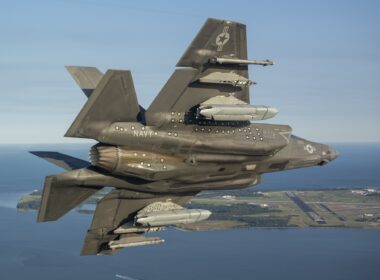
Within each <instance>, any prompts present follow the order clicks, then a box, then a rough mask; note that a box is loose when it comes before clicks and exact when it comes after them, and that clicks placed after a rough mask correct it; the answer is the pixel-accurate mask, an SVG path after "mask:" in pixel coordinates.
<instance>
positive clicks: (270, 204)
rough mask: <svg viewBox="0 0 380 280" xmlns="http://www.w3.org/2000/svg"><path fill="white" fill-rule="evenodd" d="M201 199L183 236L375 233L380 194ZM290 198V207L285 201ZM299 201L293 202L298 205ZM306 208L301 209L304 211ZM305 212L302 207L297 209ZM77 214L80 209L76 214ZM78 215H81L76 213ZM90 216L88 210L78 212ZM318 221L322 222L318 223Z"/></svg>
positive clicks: (31, 198)
mask: <svg viewBox="0 0 380 280" xmlns="http://www.w3.org/2000/svg"><path fill="white" fill-rule="evenodd" d="M234 194H236V195H231V193H226V194H223V192H218V193H217V195H213V193H210V192H207V193H201V194H200V195H199V196H196V197H194V198H193V199H192V200H191V201H190V202H189V203H188V205H187V206H186V207H188V208H201V209H208V210H210V211H211V212H212V213H213V214H212V215H211V217H210V218H209V220H207V221H203V222H200V223H194V224H188V225H180V226H178V227H180V228H182V229H186V230H217V229H228V228H241V227H274V228H281V227H356V228H378V227H380V194H378V193H376V192H375V193H371V194H370V195H363V194H357V193H355V192H354V193H353V192H352V191H351V190H348V189H347V190H341V189H339V190H318V191H286V192H285V191H277V192H255V191H253V190H252V191H250V192H249V191H247V190H244V192H242V195H239V192H235V193H234ZM40 195H41V192H38V191H37V192H33V193H32V194H30V195H26V196H24V197H22V198H21V199H20V201H19V204H18V206H17V208H18V209H20V210H36V209H38V207H39V204H40V198H41V196H40ZM103 195H104V193H103V194H102V193H99V194H97V195H95V196H93V197H91V198H90V199H89V200H88V201H87V202H86V203H85V204H84V205H82V206H83V207H85V206H86V205H90V204H95V203H97V202H98V201H99V200H100V199H101V198H102V197H103ZM289 196H290V197H292V196H296V197H297V199H296V200H295V201H298V202H300V200H301V203H298V204H297V203H295V202H294V201H293V199H290V197H289ZM298 199H299V200H298ZM305 204H306V206H305ZM302 205H303V206H305V207H302ZM81 209H82V208H81ZM82 210H83V209H82ZM82 212H85V213H92V211H91V210H86V211H82ZM321 220H322V221H323V222H321Z"/></svg>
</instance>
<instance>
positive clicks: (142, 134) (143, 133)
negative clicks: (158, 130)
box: [133, 130, 154, 138]
mask: <svg viewBox="0 0 380 280" xmlns="http://www.w3.org/2000/svg"><path fill="white" fill-rule="evenodd" d="M153 134H154V132H153V131H145V130H134V131H133V136H134V137H142V138H147V137H149V138H152V136H153Z"/></svg>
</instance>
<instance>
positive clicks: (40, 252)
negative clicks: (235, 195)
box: [0, 144, 380, 280]
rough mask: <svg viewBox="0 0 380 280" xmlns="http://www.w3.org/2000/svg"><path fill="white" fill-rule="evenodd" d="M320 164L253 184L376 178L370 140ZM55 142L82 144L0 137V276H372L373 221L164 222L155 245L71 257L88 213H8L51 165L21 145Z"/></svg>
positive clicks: (379, 179) (375, 148) (376, 255)
mask: <svg viewBox="0 0 380 280" xmlns="http://www.w3.org/2000/svg"><path fill="white" fill-rule="evenodd" d="M335 147H336V148H337V149H338V150H339V151H340V153H341V157H340V158H339V159H338V160H336V161H335V162H333V163H331V164H330V165H327V166H324V167H316V168H310V169H303V170H295V171H288V172H283V173H278V174H268V175H266V176H265V177H264V180H263V184H262V185H261V186H260V188H261V189H286V188H297V189H307V188H333V187H362V186H370V187H380V169H379V167H380V158H379V155H380V145H375V144H371V145H359V144H356V145H348V144H345V145H338V144H337V145H335ZM46 148H48V149H50V150H58V151H61V152H65V153H70V154H71V155H76V156H79V157H82V158H86V157H87V151H88V145H66V146H54V145H53V146H39V147H35V146H33V147H27V146H0V166H1V170H0V225H1V226H0V248H1V250H0V279H65V280H66V279H120V278H116V274H119V275H123V276H127V277H130V278H131V279H137V280H142V279H380V276H379V273H378V264H379V259H380V230H366V229H310V228H309V229H281V230H278V229H272V230H268V229H246V230H232V231H215V232H195V233H189V232H181V231H175V230H168V231H165V232H163V233H160V234H159V235H160V236H161V237H163V238H164V239H166V242H165V243H164V244H163V245H158V246H146V247H137V248H130V249H126V250H123V251H121V252H120V253H119V254H117V255H115V256H112V257H107V256H94V257H80V256H79V251H80V248H81V246H82V241H83V238H84V235H85V233H86V230H87V228H88V227H89V224H90V222H91V216H89V215H81V214H78V213H75V212H72V213H69V214H68V215H67V216H65V217H63V218H62V219H61V220H59V221H57V222H52V223H40V224H37V223H36V222H35V219H36V213H35V212H17V211H16V210H15V208H14V207H15V205H16V202H17V199H18V198H19V196H20V195H21V194H24V193H28V192H30V191H32V190H33V189H36V188H40V187H41V186H42V183H43V178H44V176H46V175H48V174H53V173H57V172H62V170H61V169H59V168H56V167H54V166H53V165H51V164H49V163H46V162H44V161H42V160H40V159H38V158H35V157H34V156H32V155H30V154H28V153H26V151H27V150H31V149H32V150H40V149H46Z"/></svg>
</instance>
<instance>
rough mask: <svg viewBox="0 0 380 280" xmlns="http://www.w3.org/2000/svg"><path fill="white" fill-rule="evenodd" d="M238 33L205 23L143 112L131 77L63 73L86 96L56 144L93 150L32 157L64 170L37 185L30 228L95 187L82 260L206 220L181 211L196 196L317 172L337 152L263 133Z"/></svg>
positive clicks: (237, 28) (268, 127)
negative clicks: (284, 174)
mask: <svg viewBox="0 0 380 280" xmlns="http://www.w3.org/2000/svg"><path fill="white" fill-rule="evenodd" d="M251 64H253V65H263V66H266V65H272V64H273V62H272V61H269V60H248V57H247V40H246V27H245V25H243V24H241V23H237V22H232V21H227V20H217V19H208V20H207V21H206V23H205V24H204V25H203V27H202V28H201V30H200V32H199V33H198V34H197V35H196V37H195V39H194V40H193V41H192V43H191V44H190V46H189V47H188V49H187V50H186V51H185V53H184V54H183V56H182V57H181V58H180V60H179V62H178V63H177V67H178V68H177V69H176V70H175V71H174V73H173V74H172V76H171V77H170V78H169V80H168V81H167V83H166V84H165V85H164V87H163V88H162V90H161V91H160V92H159V94H158V96H157V97H156V98H155V100H154V101H153V103H152V104H151V105H150V106H149V108H148V109H146V110H145V109H144V108H143V107H142V106H140V105H139V103H138V101H137V96H136V92H135V88H134V85H133V81H132V76H131V72H130V71H128V70H125V71H124V70H108V71H107V72H106V73H105V74H103V73H101V72H100V71H99V70H98V69H96V68H94V67H76V66H69V67H67V69H68V71H69V72H70V74H71V75H72V76H73V78H74V79H75V81H76V82H77V83H78V85H79V86H80V87H81V89H82V90H83V92H84V93H85V94H86V96H87V97H88V100H87V102H86V104H85V105H84V107H83V109H82V110H81V111H80V113H79V115H78V116H77V117H76V119H75V121H74V122H73V124H72V125H71V127H70V128H69V129H68V131H67V132H66V134H65V136H66V137H79V138H90V139H95V140H96V141H98V144H96V145H94V146H93V147H92V148H91V150H90V162H87V161H84V160H81V159H77V158H73V157H70V156H67V155H63V154H60V153H57V152H45V151H38V152H37V151H34V152H32V153H33V154H35V155H37V156H39V157H42V158H44V159H46V160H48V161H50V162H52V163H54V164H56V165H58V166H61V167H63V168H64V169H66V170H67V172H65V173H61V174H56V175H52V176H47V177H46V179H45V184H44V190H43V195H42V202H41V207H40V209H39V214H38V221H39V222H46V221H54V220H57V219H58V218H60V217H61V216H63V215H64V214H66V213H67V212H69V211H70V210H71V209H73V208H74V207H76V206H77V205H79V204H81V203H82V202H83V201H84V200H86V199H87V198H89V197H90V196H91V195H93V194H95V193H96V192H98V191H99V190H101V189H102V188H104V187H105V186H107V187H112V190H111V191H110V192H109V193H108V194H107V195H106V196H105V197H104V198H103V199H101V201H100V202H99V203H98V204H97V207H96V211H95V214H94V217H93V221H92V225H91V228H90V229H89V230H88V233H87V236H86V238H85V242H84V246H83V249H82V255H93V254H112V253H114V252H116V251H117V250H119V249H121V248H126V247H131V246H138V245H146V244H157V243H161V242H163V240H161V239H160V238H158V237H145V236H144V234H145V233H146V232H151V231H158V230H162V229H163V228H164V227H166V226H170V225H176V224H184V223H193V222H197V221H201V220H205V219H207V218H208V217H209V216H210V214H211V212H209V211H207V210H203V209H186V208H184V207H183V205H184V204H185V203H186V202H188V201H189V200H190V199H191V197H192V196H194V195H196V194H197V193H198V192H201V191H204V190H221V189H239V188H246V187H249V186H254V185H257V184H259V182H260V178H261V175H262V174H264V173H269V172H277V171H282V170H288V169H294V168H302V167H308V166H315V165H324V164H326V163H328V162H330V161H332V160H334V159H335V158H336V157H337V152H336V151H335V150H334V149H332V148H330V147H328V146H326V145H323V144H319V143H315V142H311V141H307V140H305V139H302V138H299V137H296V136H294V135H292V129H291V128H290V127H289V126H288V125H273V124H264V123H261V122H260V121H262V120H265V119H269V118H272V117H274V116H275V115H276V113H277V110H276V109H275V108H272V107H268V106H260V105H256V104H255V105H252V104H250V100H249V87H250V86H251V85H252V84H254V82H253V81H251V80H249V78H248V66H249V65H251Z"/></svg>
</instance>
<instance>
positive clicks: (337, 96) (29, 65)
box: [0, 0, 380, 144]
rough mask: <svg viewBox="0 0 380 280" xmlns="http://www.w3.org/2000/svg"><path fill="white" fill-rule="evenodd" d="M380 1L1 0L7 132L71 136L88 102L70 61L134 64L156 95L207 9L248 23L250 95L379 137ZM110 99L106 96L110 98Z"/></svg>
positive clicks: (35, 139)
mask: <svg viewBox="0 0 380 280" xmlns="http://www.w3.org/2000/svg"><path fill="white" fill-rule="evenodd" d="M379 14H380V1H350V0H348V1H333V0H330V1H326V0H318V1H305V0H302V1H296V0H295V1H281V0H278V1H272V0H270V1H252V0H249V1H224V0H219V1H204V0H203V1H202V0H201V1H200V0H192V1H169V0H165V1H123V0H107V1H105V0H103V1H100V0H94V1H90V0H78V1H75V0H70V1H65V0H33V1H29V0H28V1H26V0H16V1H3V0H0V131H1V132H0V144H5V143H7V144H10V143H11V144H12V143H28V144H30V143H72V142H86V141H89V140H85V139H74V138H64V137H63V135H64V133H65V132H66V130H67V129H68V128H69V126H70V124H71V123H72V121H73V120H74V118H75V116H76V115H77V114H78V113H79V111H80V109H81V107H82V106H83V105H84V103H85V102H86V98H85V96H84V95H83V94H82V92H81V90H80V89H79V88H78V87H77V85H76V84H75V82H74V81H73V80H72V79H71V77H70V75H69V74H68V73H67V72H66V70H65V68H64V66H65V65H81V66H96V67H98V68H99V69H100V70H102V71H104V72H105V71H106V70H107V69H130V70H131V71H132V75H133V79H134V83H135V88H136V91H137V94H138V98H139V102H140V104H142V105H143V106H145V107H148V106H149V104H150V103H151V101H152V100H153V98H154V97H155V96H156V94H157V93H158V92H159V90H160V89H161V87H162V86H163V85H164V83H165V82H166V80H167V79H168V78H169V76H170V75H171V73H172V72H173V71H174V69H175V64H176V63H177V61H178V59H179V58H180V56H181V55H182V53H183V52H184V51H185V49H186V48H187V46H188V45H189V43H190V42H191V40H192V39H193V37H194V36H195V34H196V33H197V31H198V30H199V28H200V27H201V26H202V24H203V23H204V21H205V20H206V19H207V18H208V17H214V18H221V19H229V20H234V21H239V22H242V23H244V24H246V25H247V37H248V53H249V58H250V59H267V58H268V59H272V60H274V61H275V63H276V64H275V65H274V66H271V67H260V66H250V78H251V79H252V80H254V81H256V82H257V85H255V86H253V87H251V103H253V104H257V105H268V106H274V107H276V108H277V109H278V110H279V114H278V115H277V116H276V117H275V118H274V119H272V120H270V121H268V122H270V123H278V124H289V125H290V126H291V127H292V128H293V132H294V134H296V135H298V136H301V137H303V138H307V139H309V140H314V141H319V142H327V143H331V142H380V128H379V127H380V126H379V121H380V32H379V29H380V16H379ZM105 106H106V104H105Z"/></svg>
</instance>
